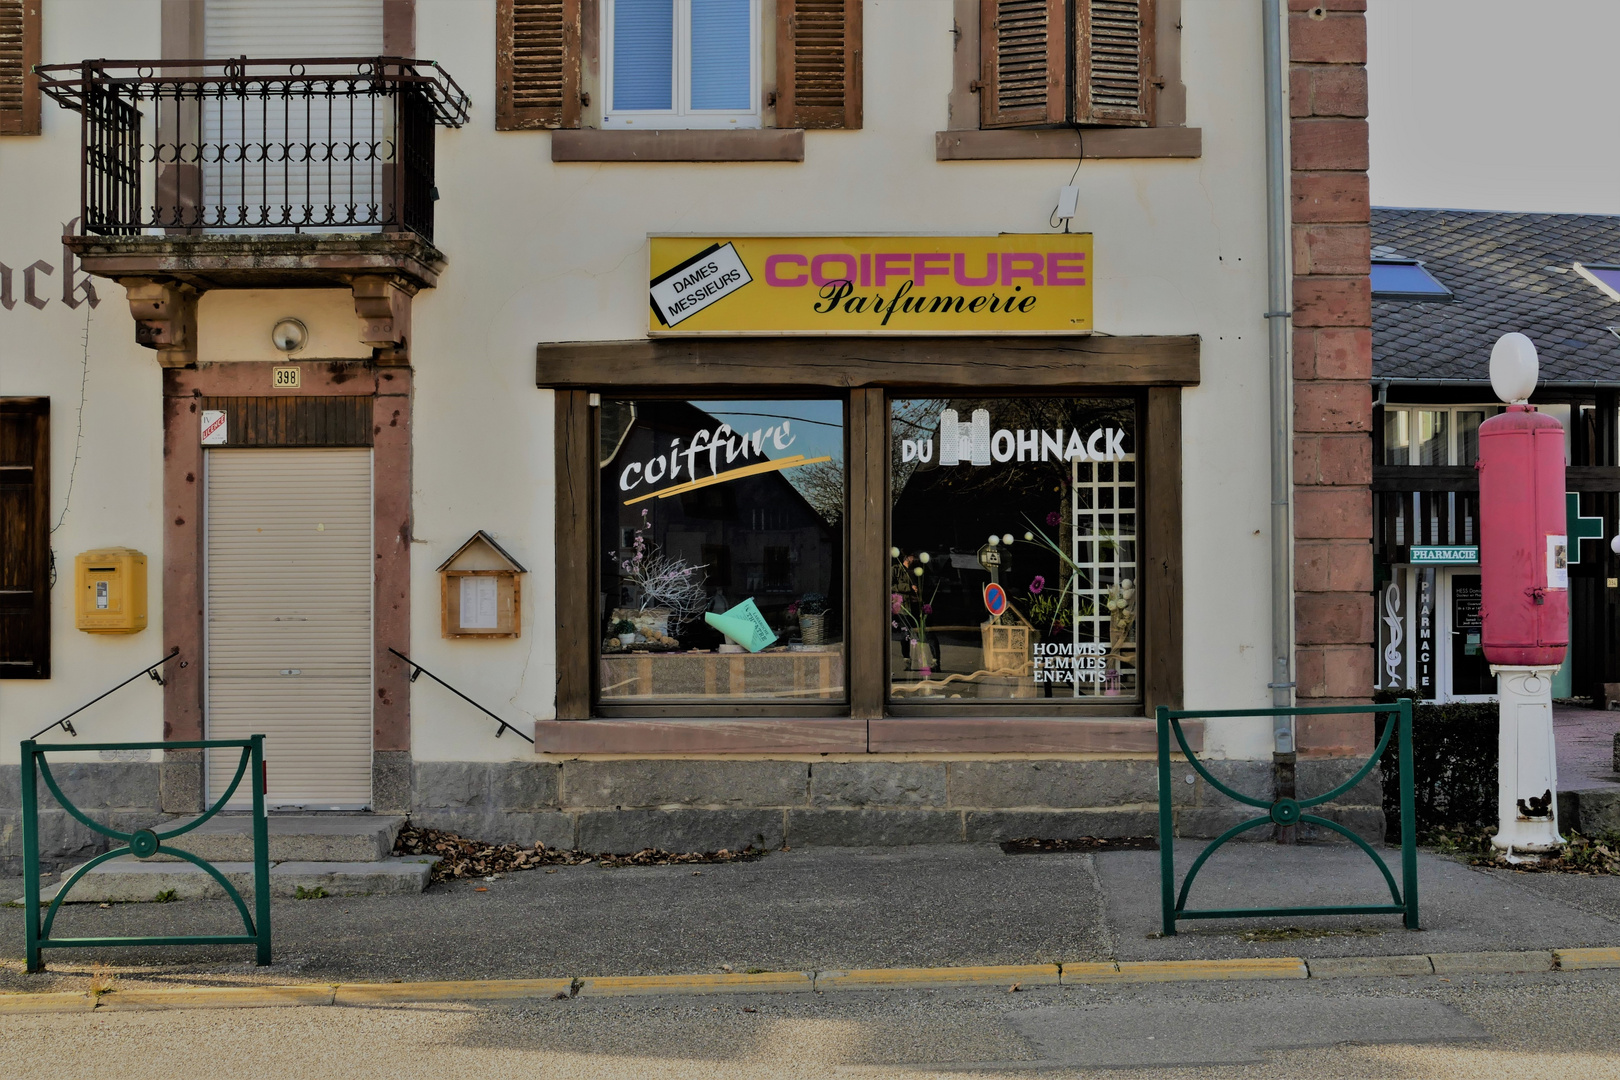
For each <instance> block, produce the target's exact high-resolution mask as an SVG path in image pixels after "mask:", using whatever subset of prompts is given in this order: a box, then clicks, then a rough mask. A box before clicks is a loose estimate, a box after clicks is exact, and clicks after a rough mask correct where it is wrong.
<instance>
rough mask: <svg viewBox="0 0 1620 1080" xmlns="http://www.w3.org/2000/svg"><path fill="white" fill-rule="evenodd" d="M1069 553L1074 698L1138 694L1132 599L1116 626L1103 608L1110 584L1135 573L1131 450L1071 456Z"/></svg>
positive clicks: (1133, 578) (1132, 578)
mask: <svg viewBox="0 0 1620 1080" xmlns="http://www.w3.org/2000/svg"><path fill="white" fill-rule="evenodd" d="M1069 477H1070V491H1071V492H1072V503H1073V509H1072V510H1071V513H1070V530H1069V557H1070V558H1071V559H1072V560H1073V570H1074V587H1073V590H1072V599H1071V601H1070V602H1071V604H1072V609H1071V618H1070V633H1071V634H1072V636H1073V640H1074V652H1075V658H1074V663H1075V679H1074V682H1073V683H1072V686H1073V693H1074V696H1075V697H1126V698H1135V697H1139V696H1140V695H1141V681H1140V678H1139V675H1138V671H1139V665H1138V662H1137V646H1136V605H1135V604H1134V603H1133V604H1132V606H1131V608H1130V609H1129V613H1128V621H1127V620H1125V619H1122V620H1120V622H1121V626H1120V629H1119V631H1118V632H1117V633H1116V631H1115V627H1114V622H1115V620H1114V619H1113V618H1111V617H1110V612H1109V610H1108V597H1109V590H1111V589H1113V588H1114V586H1116V585H1120V586H1124V585H1126V583H1127V582H1128V583H1130V587H1132V588H1134V586H1135V584H1136V580H1137V567H1136V544H1137V534H1136V522H1137V504H1136V455H1135V454H1124V455H1121V456H1120V457H1118V459H1117V460H1115V461H1081V460H1079V459H1077V458H1076V459H1071V460H1070V462H1069ZM1082 650H1084V651H1085V652H1086V653H1091V654H1095V655H1096V656H1097V657H1100V658H1101V663H1102V668H1101V670H1100V671H1099V670H1098V669H1096V668H1090V669H1088V668H1087V667H1086V666H1085V665H1086V663H1087V660H1088V659H1089V658H1088V657H1086V656H1084V655H1083V654H1082Z"/></svg>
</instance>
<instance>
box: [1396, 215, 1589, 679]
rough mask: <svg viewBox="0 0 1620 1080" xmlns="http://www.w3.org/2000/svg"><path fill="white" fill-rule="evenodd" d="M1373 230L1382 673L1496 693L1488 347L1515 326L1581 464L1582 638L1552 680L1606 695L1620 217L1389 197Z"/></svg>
mask: <svg viewBox="0 0 1620 1080" xmlns="http://www.w3.org/2000/svg"><path fill="white" fill-rule="evenodd" d="M1372 238H1373V248H1372V260H1373V263H1372V297H1373V388H1374V390H1375V392H1376V395H1377V402H1376V405H1377V407H1376V409H1375V412H1374V420H1373V423H1374V436H1373V438H1374V444H1375V446H1376V453H1377V458H1376V460H1375V464H1374V467H1373V491H1374V493H1375V494H1374V499H1375V500H1376V504H1377V522H1378V528H1377V531H1376V533H1375V534H1374V536H1375V539H1374V544H1375V546H1376V549H1377V556H1376V557H1377V575H1378V633H1379V639H1378V673H1377V682H1378V686H1379V688H1380V689H1384V690H1415V691H1417V693H1418V694H1419V695H1420V696H1422V697H1425V698H1433V699H1435V700H1437V701H1481V700H1486V699H1487V698H1494V696H1495V693H1496V680H1495V677H1494V676H1492V675H1491V673H1490V665H1489V664H1487V663H1486V661H1485V657H1484V654H1483V651H1482V650H1481V647H1480V633H1481V622H1480V587H1479V531H1478V513H1479V478H1478V475H1477V473H1476V472H1475V468H1474V467H1475V465H1476V463H1477V462H1478V455H1479V425H1480V424H1481V423H1482V422H1484V420H1485V419H1486V418H1487V417H1490V416H1494V415H1496V413H1498V412H1499V411H1501V408H1502V406H1501V405H1500V403H1499V402H1498V401H1497V399H1496V396H1495V395H1494V394H1493V393H1492V392H1491V385H1490V353H1491V346H1492V345H1493V344H1494V343H1495V341H1496V339H1497V338H1498V337H1499V336H1500V335H1502V334H1505V333H1508V332H1509V331H1519V332H1521V333H1524V334H1527V335H1529V337H1530V338H1531V340H1532V341H1534V342H1535V344H1536V349H1537V352H1538V353H1539V355H1540V361H1541V382H1540V386H1539V388H1538V389H1537V391H1536V393H1535V395H1534V396H1533V397H1532V398H1531V399H1530V400H1531V404H1533V405H1535V406H1536V407H1537V408H1538V409H1539V410H1540V411H1542V412H1545V413H1548V414H1549V415H1552V416H1556V417H1557V418H1558V419H1559V420H1560V421H1561V422H1562V423H1563V425H1564V435H1565V442H1564V447H1565V462H1566V465H1567V467H1568V468H1567V473H1566V475H1567V480H1566V485H1567V488H1568V491H1567V492H1566V494H1565V503H1566V505H1567V507H1568V524H1569V591H1570V595H1569V601H1570V605H1569V606H1570V647H1569V655H1568V658H1567V659H1566V660H1565V661H1564V666H1563V667H1562V668H1561V669H1560V670H1559V672H1558V675H1557V676H1556V677H1555V678H1554V681H1553V694H1554V696H1555V697H1571V696H1579V697H1587V698H1591V699H1593V700H1594V701H1595V702H1596V703H1597V704H1599V705H1600V706H1601V705H1602V704H1603V702H1604V700H1605V698H1606V691H1605V686H1606V684H1611V683H1614V682H1617V681H1620V658H1617V656H1616V646H1617V644H1620V635H1617V626H1616V614H1617V606H1620V591H1617V578H1616V575H1617V574H1620V559H1617V558H1616V556H1615V554H1614V552H1613V551H1611V550H1610V547H1609V538H1610V537H1613V536H1614V535H1615V533H1616V531H1617V524H1620V523H1617V521H1616V510H1617V506H1616V499H1617V497H1620V467H1617V464H1620V462H1617V459H1616V452H1617V434H1616V431H1617V424H1620V218H1615V217H1607V216H1601V215H1596V214H1520V213H1494V212H1481V211H1468V210H1415V209H1413V210H1409V209H1398V208H1393V207H1388V208H1386V207H1378V208H1375V209H1374V210H1373V212H1372Z"/></svg>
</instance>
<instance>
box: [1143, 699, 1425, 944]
mask: <svg viewBox="0 0 1620 1080" xmlns="http://www.w3.org/2000/svg"><path fill="white" fill-rule="evenodd" d="M1346 713H1348V714H1365V713H1375V714H1376V713H1387V714H1391V716H1392V718H1393V719H1394V721H1395V722H1394V723H1388V722H1386V723H1385V724H1384V725H1383V727H1384V730H1383V733H1382V735H1381V736H1380V737H1379V739H1378V746H1377V748H1376V749H1374V750H1373V752H1372V756H1371V757H1370V758H1368V759H1367V761H1366V764H1364V765H1362V766H1361V768H1360V769H1359V770H1357V771H1356V774H1355V775H1354V776H1352V777H1351V778H1350V779H1348V780H1346V781H1345V782H1344V783H1342V784H1340V785H1339V786H1338V787H1336V788H1334V789H1333V790H1332V791H1328V792H1325V793H1323V794H1321V795H1316V796H1313V797H1311V798H1309V799H1289V798H1282V799H1276V800H1273V801H1270V802H1267V801H1266V800H1264V799H1257V798H1255V797H1254V796H1252V795H1244V794H1242V793H1241V792H1237V791H1233V790H1232V789H1231V788H1229V787H1227V786H1226V785H1225V784H1223V783H1221V782H1220V781H1219V780H1217V779H1215V777H1213V776H1211V775H1210V772H1209V770H1208V769H1206V768H1205V767H1204V764H1203V762H1201V761H1199V760H1198V755H1196V754H1194V753H1193V752H1192V749H1191V748H1190V747H1189V746H1188V745H1187V736H1186V734H1185V733H1184V732H1183V731H1182V730H1181V721H1182V720H1183V719H1185V718H1188V717H1197V718H1200V719H1211V718H1216V717H1229V716H1327V715H1334V714H1346ZM1158 719H1159V896H1160V902H1161V905H1162V907H1163V913H1164V933H1165V934H1167V935H1170V934H1174V933H1175V932H1176V922H1177V921H1178V920H1180V919H1240V918H1250V917H1255V916H1276V915H1287V916H1293V915H1403V916H1405V922H1406V928H1407V929H1408V930H1416V929H1417V928H1418V882H1417V823H1416V820H1415V818H1414V815H1413V810H1412V702H1411V700H1410V699H1408V698H1402V699H1401V700H1400V701H1399V702H1398V703H1396V704H1391V705H1333V706H1319V707H1315V708H1301V709H1225V710H1216V711H1208V712H1193V711H1184V712H1178V711H1174V710H1171V709H1167V708H1165V707H1164V706H1162V705H1161V706H1160V707H1159V709H1158ZM1397 731H1398V732H1399V739H1400V742H1399V743H1398V744H1397V745H1398V746H1399V752H1400V770H1401V884H1400V886H1399V887H1397V886H1396V884H1395V875H1393V874H1391V873H1390V872H1389V866H1388V865H1387V864H1386V863H1385V862H1384V860H1383V859H1382V858H1381V857H1379V854H1378V853H1377V852H1376V851H1374V850H1373V849H1372V847H1371V845H1369V844H1368V843H1367V842H1366V841H1365V840H1363V839H1362V838H1361V837H1359V836H1357V835H1356V834H1355V833H1353V832H1351V831H1350V830H1349V829H1346V828H1345V827H1344V826H1342V825H1340V824H1338V823H1337V822H1334V821H1329V820H1328V819H1327V818H1324V817H1318V816H1317V815H1315V814H1307V813H1306V812H1305V811H1306V810H1307V809H1309V808H1310V807H1313V806H1319V805H1321V804H1322V803H1326V802H1331V801H1332V800H1333V799H1336V798H1338V797H1339V796H1340V795H1341V794H1343V793H1344V792H1346V791H1349V790H1350V789H1351V788H1353V787H1355V786H1356V785H1357V784H1359V783H1361V781H1362V780H1363V779H1365V778H1366V776H1367V774H1368V773H1370V772H1372V770H1373V768H1374V766H1376V765H1377V764H1378V761H1379V759H1380V758H1381V757H1382V756H1383V753H1384V750H1385V748H1387V747H1388V746H1389V740H1390V737H1391V736H1392V735H1395V734H1396V732H1397ZM1172 734H1174V736H1175V739H1176V743H1177V744H1178V745H1179V746H1180V747H1181V752H1182V754H1184V755H1185V756H1186V758H1187V763H1188V764H1189V765H1191V766H1192V767H1193V768H1194V769H1195V770H1197V772H1198V775H1199V776H1202V777H1203V778H1204V780H1205V781H1206V782H1207V783H1208V784H1209V785H1210V786H1211V787H1213V788H1214V789H1215V790H1216V791H1219V792H1220V793H1221V794H1222V795H1225V796H1226V797H1227V798H1230V799H1235V800H1237V801H1238V802H1240V803H1243V804H1245V805H1247V806H1253V807H1257V808H1258V809H1261V810H1264V811H1265V813H1264V814H1261V815H1260V816H1259V817H1255V818H1251V819H1249V820H1248V821H1243V822H1239V823H1238V824H1236V825H1234V826H1232V827H1231V828H1230V829H1227V830H1226V831H1225V832H1224V833H1222V834H1221V835H1220V836H1218V837H1216V838H1215V840H1214V841H1213V842H1212V843H1210V845H1209V846H1208V847H1206V848H1205V849H1204V850H1203V852H1202V853H1201V854H1200V855H1199V856H1198V858H1197V859H1196V860H1194V862H1193V864H1192V866H1191V868H1189V869H1188V871H1187V877H1186V879H1185V880H1184V881H1182V883H1181V891H1180V893H1179V894H1178V893H1177V891H1176V853H1175V830H1174V821H1173V819H1172V815H1171V807H1170V790H1171V778H1170V736H1171V735H1172ZM1298 822H1305V823H1307V824H1310V825H1319V826H1321V827H1322V828H1324V829H1331V830H1332V831H1333V832H1336V833H1338V834H1340V835H1341V836H1344V837H1345V838H1347V839H1349V840H1351V841H1353V842H1354V843H1355V845H1356V846H1357V847H1359V848H1361V850H1362V851H1365V852H1366V853H1367V857H1368V858H1370V859H1371V860H1372V861H1373V863H1374V864H1375V865H1376V866H1377V867H1378V869H1379V870H1381V871H1383V874H1384V881H1385V883H1386V884H1388V885H1389V895H1390V900H1391V902H1390V903H1388V904H1339V905H1332V906H1327V907H1291V908H1222V909H1213V908H1194V909H1190V910H1189V909H1188V907H1187V894H1188V892H1189V891H1190V890H1191V889H1192V883H1193V879H1194V878H1196V877H1197V876H1198V871H1199V870H1201V869H1203V867H1204V863H1205V862H1206V861H1208V859H1209V857H1210V856H1211V855H1213V854H1214V853H1215V851H1216V849H1217V848H1219V847H1220V846H1221V845H1222V844H1224V843H1226V842H1227V841H1228V840H1230V839H1232V838H1233V837H1234V836H1237V835H1238V834H1240V833H1244V832H1247V831H1248V830H1250V829H1258V828H1259V827H1260V826H1262V825H1293V824H1296V823H1298Z"/></svg>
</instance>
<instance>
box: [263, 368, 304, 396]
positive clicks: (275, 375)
mask: <svg viewBox="0 0 1620 1080" xmlns="http://www.w3.org/2000/svg"><path fill="white" fill-rule="evenodd" d="M270 385H271V386H273V387H275V388H276V389H277V390H296V389H298V369H297V368H295V367H278V368H274V369H272V371H271V374H270Z"/></svg>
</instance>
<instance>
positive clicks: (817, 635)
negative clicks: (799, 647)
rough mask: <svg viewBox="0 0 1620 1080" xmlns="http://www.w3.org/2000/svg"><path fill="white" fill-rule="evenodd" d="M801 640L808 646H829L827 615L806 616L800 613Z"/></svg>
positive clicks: (823, 613)
mask: <svg viewBox="0 0 1620 1080" xmlns="http://www.w3.org/2000/svg"><path fill="white" fill-rule="evenodd" d="M799 639H800V640H801V641H803V642H804V643H805V644H806V645H815V646H821V645H825V644H827V614H826V612H822V613H821V614H819V615H806V614H805V613H804V612H802V611H801V612H799Z"/></svg>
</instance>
